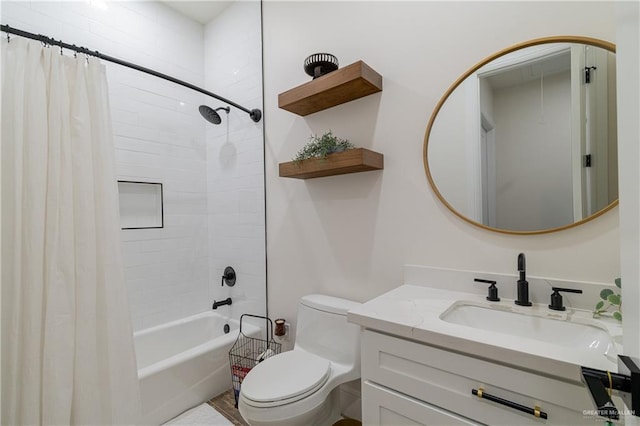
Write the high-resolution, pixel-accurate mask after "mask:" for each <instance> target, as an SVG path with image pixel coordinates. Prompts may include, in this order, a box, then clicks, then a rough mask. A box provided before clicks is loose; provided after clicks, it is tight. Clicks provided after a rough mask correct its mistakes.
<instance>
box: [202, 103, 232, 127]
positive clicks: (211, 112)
mask: <svg viewBox="0 0 640 426" xmlns="http://www.w3.org/2000/svg"><path fill="white" fill-rule="evenodd" d="M219 110H223V111H225V112H226V113H227V114H229V111H230V110H231V108H230V107H220V108H216V109H213V108H210V107H208V106H206V105H200V107H199V108H198V111H200V115H202V117H203V118H204V119H205V120H207V121H208V122H209V123H213V124H220V123H222V118H220V114H218V113H217V112H216V111H219Z"/></svg>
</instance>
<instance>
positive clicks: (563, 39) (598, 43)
mask: <svg viewBox="0 0 640 426" xmlns="http://www.w3.org/2000/svg"><path fill="white" fill-rule="evenodd" d="M549 43H581V44H588V45H591V46H595V47H599V48H602V49H606V50H608V51H610V52H613V53H615V52H616V46H615V44H613V43H610V42H608V41H604V40H599V39H595V38H590V37H581V36H555V37H543V38H538V39H534V40H529V41H526V42H523V43H519V44H515V45H513V46H511V47H508V48H506V49H503V50H501V51H499V52H497V53H495V54H493V55H491V56H489V57H487V58H485V59H483V60H482V61H480V62H478V63H477V64H476V65H474V66H473V67H472V68H470V69H469V70H468V71H467V72H465V73H464V74H463V75H462V76H460V77H459V78H458V79H457V80H456V81H455V82H454V83H453V84H452V85H451V86H450V87H449V89H447V91H446V92H445V94H444V95H443V96H442V98H441V99H440V101H438V104H437V105H436V107H435V109H434V110H433V113H432V114H431V118H430V119H429V124H428V125H427V130H426V132H425V135H424V145H423V157H422V158H423V160H424V170H425V172H426V175H427V180H428V181H429V185H430V186H431V189H433V191H434V192H435V194H436V196H437V197H438V198H439V199H440V201H441V202H442V204H444V205H445V206H446V207H447V208H448V209H449V210H450V211H451V212H452V213H453V214H455V215H456V216H458V217H459V218H460V219H462V220H464V221H465V222H468V223H470V224H472V225H475V226H477V227H479V228H483V229H486V230H489V231H493V232H499V233H501V234H511V235H535V234H548V233H551V232H558V231H563V230H565V229H569V228H573V227H576V226H579V225H582V224H583V223H586V222H589V221H590V220H593V219H595V218H597V217H599V216H601V215H603V214H604V213H606V212H608V211H609V210H611V209H613V208H614V207H615V206H617V205H618V201H619V200H615V201H614V202H612V203H611V204H609V205H608V206H606V207H605V208H603V209H601V210H599V211H597V212H596V213H594V214H592V215H591V216H588V217H586V218H584V219H582V220H579V221H577V222H574V223H571V224H569V225H564V226H559V227H556V228H549V229H541V230H535V231H511V230H506V229H500V228H493V227H491V226H487V225H484V224H482V223H479V222H476V221H475V220H471V219H469V218H468V217H466V216H464V215H463V214H462V213H460V212H458V211H457V210H456V209H455V208H453V206H452V205H451V204H449V202H448V201H447V200H446V199H445V198H444V197H443V195H442V194H441V193H440V191H439V190H438V187H437V186H436V184H435V182H434V181H433V177H432V176H431V171H430V170H429V149H428V148H429V135H430V134H431V128H432V127H433V123H434V122H435V119H436V117H437V116H438V113H439V112H440V109H441V108H442V106H443V105H444V103H445V102H446V101H447V99H448V98H449V96H450V95H451V94H452V93H453V91H454V90H455V89H456V88H457V87H458V86H459V85H460V84H461V83H462V82H463V81H464V80H466V79H467V78H468V77H469V76H470V75H472V74H473V73H475V72H476V71H478V70H479V69H480V68H482V67H483V66H485V65H486V64H488V63H489V62H491V61H493V60H495V59H497V58H499V57H501V56H504V55H506V54H508V53H511V52H514V51H516V50H520V49H524V48H527V47H531V46H537V45H541V44H549Z"/></svg>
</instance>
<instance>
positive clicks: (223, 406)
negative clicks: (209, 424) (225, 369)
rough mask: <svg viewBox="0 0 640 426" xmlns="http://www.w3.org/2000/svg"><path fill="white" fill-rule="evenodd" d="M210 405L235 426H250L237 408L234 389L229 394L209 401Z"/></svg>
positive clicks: (226, 393)
mask: <svg viewBox="0 0 640 426" xmlns="http://www.w3.org/2000/svg"><path fill="white" fill-rule="evenodd" d="M209 405H211V406H212V407H213V408H215V409H216V410H218V412H219V413H220V414H222V415H223V416H225V417H226V418H227V419H228V420H229V421H230V422H231V423H233V424H234V425H235V426H249V425H248V424H247V422H245V421H244V420H243V419H242V416H240V413H239V412H238V409H237V408H236V407H235V405H236V399H235V397H234V396H233V389H229V390H228V391H227V392H225V393H223V394H220V395H218V396H216V397H215V398H213V399H212V400H211V401H209Z"/></svg>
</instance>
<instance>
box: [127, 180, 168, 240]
mask: <svg viewBox="0 0 640 426" xmlns="http://www.w3.org/2000/svg"><path fill="white" fill-rule="evenodd" d="M118 197H119V199H120V200H119V201H120V228H121V229H148V228H163V227H164V215H163V205H162V184H161V183H158V182H131V181H123V180H119V181H118Z"/></svg>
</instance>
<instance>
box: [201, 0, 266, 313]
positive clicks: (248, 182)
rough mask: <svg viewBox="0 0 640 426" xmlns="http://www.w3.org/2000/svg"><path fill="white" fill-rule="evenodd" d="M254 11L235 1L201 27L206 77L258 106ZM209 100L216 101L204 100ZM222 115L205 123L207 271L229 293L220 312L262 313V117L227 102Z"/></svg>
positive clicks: (215, 290)
mask: <svg viewBox="0 0 640 426" xmlns="http://www.w3.org/2000/svg"><path fill="white" fill-rule="evenodd" d="M260 19H261V13H260V3H259V2H258V1H242V2H234V3H232V4H231V5H230V6H229V7H227V8H226V9H225V10H224V12H223V13H222V14H221V15H220V16H218V17H217V18H215V19H214V20H212V21H211V22H210V23H209V24H207V26H206V28H205V84H206V88H207V89H208V90H210V91H212V92H214V93H217V94H219V95H221V96H223V97H226V98H228V99H230V100H232V101H234V102H236V103H238V104H240V105H242V106H244V107H245V108H247V109H253V108H259V109H262V49H261V46H262V44H261V37H262V34H261V28H262V27H261V21H260ZM206 103H207V105H209V106H211V107H215V108H217V107H219V106H223V105H224V104H222V103H221V102H217V101H215V100H207V101H206ZM218 112H219V113H221V117H222V123H221V124H220V125H218V126H215V125H211V124H208V125H207V159H208V160H207V161H208V162H207V186H208V194H209V205H208V217H209V221H208V223H209V237H208V240H209V265H210V271H209V279H210V282H211V283H212V299H215V300H221V299H226V298H227V297H231V298H232V300H233V304H232V305H231V307H230V308H229V307H222V308H219V309H220V312H223V313H225V314H232V315H233V316H234V317H235V318H238V317H239V316H240V315H241V314H243V313H251V314H256V315H264V314H265V309H266V302H265V298H266V260H265V243H264V232H265V223H264V149H263V143H262V141H263V127H262V121H260V122H259V123H254V122H253V121H252V120H251V118H250V117H249V115H248V114H247V113H245V112H243V111H241V110H238V109H236V108H233V107H232V108H231V112H230V113H229V115H228V116H227V115H226V113H224V111H218ZM228 265H230V266H232V267H233V268H234V269H235V271H236V274H237V282H236V285H235V286H234V287H233V288H229V287H227V286H225V287H224V288H222V287H221V286H220V281H221V276H222V274H223V272H224V268H225V266H228Z"/></svg>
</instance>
